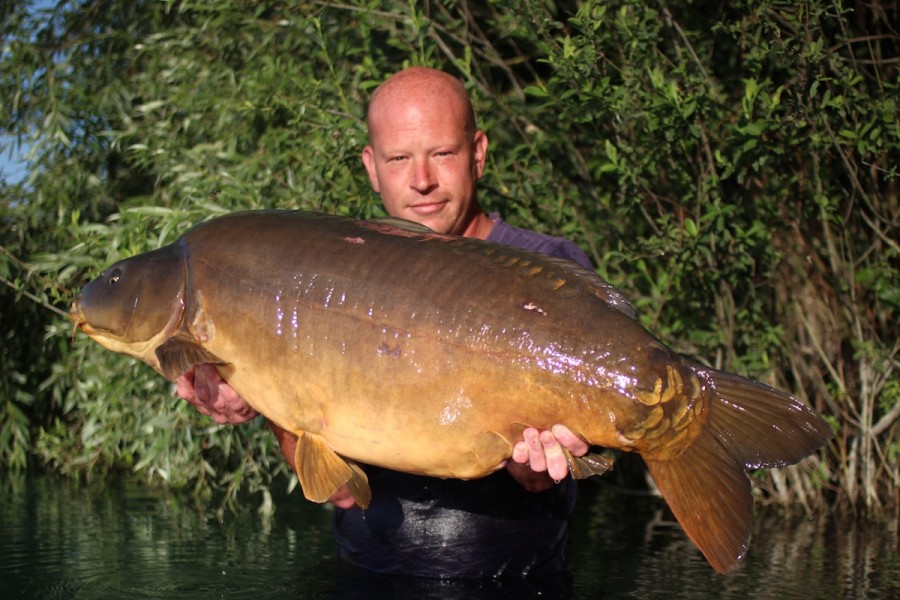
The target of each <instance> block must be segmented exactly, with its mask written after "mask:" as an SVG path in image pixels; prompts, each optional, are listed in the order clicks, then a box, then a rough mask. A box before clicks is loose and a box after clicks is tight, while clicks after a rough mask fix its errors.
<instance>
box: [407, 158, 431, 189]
mask: <svg viewBox="0 0 900 600" xmlns="http://www.w3.org/2000/svg"><path fill="white" fill-rule="evenodd" d="M409 187H411V188H412V189H414V190H416V191H417V192H419V193H420V194H427V193H428V192H430V191H431V190H433V189H434V188H436V187H437V179H436V178H435V177H434V173H433V172H432V168H431V165H430V164H428V161H427V160H422V161H416V163H415V167H414V169H413V177H412V181H411V182H410V184H409Z"/></svg>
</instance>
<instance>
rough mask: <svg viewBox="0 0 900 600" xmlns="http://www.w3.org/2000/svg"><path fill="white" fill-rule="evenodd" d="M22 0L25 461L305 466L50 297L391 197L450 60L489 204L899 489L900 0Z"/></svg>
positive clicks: (13, 454) (140, 466)
mask: <svg viewBox="0 0 900 600" xmlns="http://www.w3.org/2000/svg"><path fill="white" fill-rule="evenodd" d="M475 4H477V5H478V6H475ZM879 7H880V8H879ZM6 10H7V11H8V12H7V14H6V19H5V21H4V25H3V54H2V59H0V94H2V96H3V97H4V98H9V99H10V101H9V102H8V103H6V106H4V107H3V108H2V109H0V110H2V111H3V112H0V132H2V133H4V134H7V135H8V136H11V137H8V138H3V139H6V140H13V142H12V143H15V140H21V141H22V142H26V143H27V144H28V146H29V147H30V151H31V159H30V167H31V171H30V178H29V179H28V180H27V181H26V182H25V183H23V184H21V185H11V184H8V183H2V182H0V190H2V203H0V277H2V279H0V282H2V283H4V285H3V286H2V288H3V290H4V291H3V292H0V309H2V315H3V322H4V330H3V332H2V335H3V342H2V347H0V358H2V361H3V362H2V364H3V366H4V372H5V374H4V377H3V379H0V464H3V465H6V466H7V467H8V468H21V467H23V466H24V465H25V463H26V457H27V456H29V455H30V456H33V457H35V458H37V459H39V460H40V461H41V462H44V463H46V464H49V465H51V466H52V467H54V468H56V469H59V470H62V471H64V472H67V473H71V474H74V475H84V476H96V477H99V476H103V474H105V473H107V472H108V471H110V470H114V469H131V470H134V471H136V472H138V473H139V474H141V475H142V476H143V477H145V478H146V479H148V480H159V481H163V482H165V483H167V484H168V485H173V486H181V487H190V488H192V489H194V490H195V491H197V492H198V493H200V494H208V493H209V491H210V490H211V489H222V490H225V491H227V492H228V494H227V495H226V496H227V497H229V498H233V497H235V494H236V492H237V490H239V489H241V488H243V489H249V490H255V489H264V488H266V487H267V486H269V485H271V482H272V481H273V477H276V476H279V475H282V474H284V471H285V470H284V464H283V461H281V460H280V458H279V457H278V453H277V450H276V449H275V448H274V446H273V441H272V439H271V436H270V435H269V434H268V432H267V431H265V428H263V427H261V425H260V424H259V423H254V424H253V425H247V426H242V427H237V428H232V427H219V426H214V425H211V422H210V420H209V419H208V418H206V417H202V416H200V415H199V414H197V413H196V411H194V410H193V409H191V408H189V407H188V406H187V405H186V404H185V403H184V402H181V401H179V400H177V399H175V398H173V397H172V390H171V386H170V385H169V384H166V382H164V381H162V380H161V378H159V377H158V376H156V375H155V374H154V373H153V372H152V371H150V369H148V368H147V367H144V366H141V365H136V364H132V363H131V362H129V361H127V360H123V359H121V358H118V357H115V356H113V355H111V354H110V353H108V352H105V351H103V350H102V349H100V348H99V347H95V346H96V345H95V344H93V343H92V342H89V341H88V340H86V339H84V338H83V337H77V338H75V339H74V340H73V339H72V336H71V328H70V326H69V325H68V324H67V323H66V321H65V320H64V319H62V318H61V317H60V316H58V315H54V314H53V313H51V312H50V311H48V310H46V308H45V307H43V306H42V305H41V303H43V304H46V305H54V306H57V307H64V306H65V305H66V304H67V303H68V302H69V301H70V299H71V298H72V296H73V295H74V293H75V291H76V290H77V289H78V288H79V287H80V286H81V285H82V284H83V283H84V281H85V280H87V279H89V278H90V277H91V276H92V275H94V274H96V272H97V271H98V269H100V268H102V267H103V266H105V265H107V264H109V263H110V262H111V261H113V260H115V259H118V258H121V257H124V256H128V255H131V254H134V253H138V252H142V251H145V250H148V249H151V248H155V247H159V246H160V245H163V244H165V243H168V242H170V241H171V240H173V239H174V238H175V237H177V236H178V235H179V234H180V233H181V232H183V231H184V230H185V229H186V228H187V227H188V226H189V225H190V224H192V223H195V222H197V221H200V220H202V219H206V218H210V217H212V216H215V215H218V214H222V213H225V212H230V211H233V210H240V209H256V208H270V207H276V208H284V207H302V208H311V209H316V210H322V211H326V212H335V213H343V214H350V215H358V216H364V217H368V216H373V215H379V214H382V209H381V207H380V204H379V202H378V199H377V198H376V197H375V196H374V195H373V194H372V193H371V191H370V189H369V185H368V182H367V179H366V177H365V174H364V172H363V169H362V168H361V165H360V161H359V154H360V151H361V150H362V148H363V146H364V145H365V143H366V133H365V124H364V120H363V116H364V110H365V105H366V102H367V99H368V97H369V94H370V93H371V91H372V89H373V88H374V87H375V86H376V85H377V84H378V83H379V82H380V81H382V80H383V79H384V78H385V77H386V76H387V75H389V74H390V73H392V72H394V71H396V70H398V69H400V68H402V67H403V66H406V65H409V64H429V65H433V66H438V67H442V68H446V69H448V70H450V71H451V72H453V73H455V74H458V75H459V76H460V77H462V78H463V80H464V81H465V82H466V85H467V86H468V88H469V90H470V92H471V94H472V97H473V99H474V101H475V104H476V109H477V112H478V114H479V117H480V121H481V125H482V127H483V128H484V129H485V131H487V133H488V135H489V138H490V140H491V150H492V151H491V154H490V156H489V165H488V167H489V168H488V172H487V174H486V176H485V179H484V180H483V182H482V183H483V186H482V188H483V190H484V193H483V198H482V199H483V202H484V204H485V206H486V207H487V208H488V209H489V210H496V211H499V212H501V213H502V214H503V215H504V216H505V217H506V218H507V219H508V220H509V221H511V222H512V223H513V224H517V225H521V226H525V227H529V228H532V229H537V230H541V231H547V232H550V233H554V234H558V235H564V236H566V237H569V238H571V239H573V240H575V241H576V242H578V243H579V244H581V245H582V246H583V247H584V248H585V249H586V250H588V251H589V253H590V254H591V256H592V257H593V259H594V261H595V263H596V264H597V266H598V270H599V272H600V273H601V274H602V275H604V276H605V277H607V278H608V279H609V280H610V281H612V282H613V283H614V284H615V285H617V286H619V287H620V288H622V289H623V290H625V292H626V293H627V295H628V296H629V297H630V298H631V299H632V300H633V301H634V303H635V305H636V306H637V308H638V312H639V314H640V318H641V320H642V322H643V323H644V324H645V325H646V326H647V327H648V328H650V329H651V330H652V331H653V332H654V333H656V334H657V335H658V336H659V337H660V338H662V339H663V340H664V341H665V342H666V343H668V344H670V345H671V346H673V347H674V348H676V349H677V350H679V351H682V352H684V353H687V354H690V355H692V356H694V357H696V358H698V359H700V360H704V361H707V362H709V363H710V364H713V365H715V366H718V367H721V368H726V369H730V370H735V371H738V372H740V373H743V374H747V375H750V376H753V377H756V378H759V379H763V380H765V381H768V382H771V383H774V384H778V385H780V386H783V387H786V388H788V389H792V390H795V391H796V392H797V393H798V394H799V395H800V396H801V397H803V398H804V399H806V400H808V401H809V402H810V403H812V404H813V405H814V406H815V407H816V408H818V409H819V410H821V411H822V412H823V413H825V414H826V415H827V416H828V417H829V418H830V419H833V422H834V423H835V426H836V427H835V428H836V430H837V431H838V432H839V434H840V435H839V436H838V439H837V440H836V442H835V443H834V444H833V445H832V447H831V448H830V455H831V456H832V457H833V459H834V460H833V461H831V462H829V463H820V464H818V465H816V466H814V467H812V468H811V469H810V472H809V474H808V475H807V480H811V481H814V482H815V485H814V487H815V488H816V493H822V491H823V490H824V489H825V488H826V487H828V488H831V489H833V490H836V493H835V494H834V496H835V498H837V499H838V500H841V501H844V502H846V503H848V504H852V505H859V506H865V507H869V508H877V507H878V506H880V505H881V504H882V503H885V502H890V501H895V500H896V493H895V492H896V487H897V485H898V483H900V482H898V481H897V480H896V477H897V475H896V474H897V473H898V461H900V458H898V455H900V452H898V450H897V442H896V440H897V437H898V436H897V434H896V433H897V428H898V424H897V419H898V416H900V397H898V393H897V390H898V389H900V384H898V377H897V367H898V361H897V351H898V342H897V335H896V333H897V329H896V323H897V322H898V304H900V297H898V292H897V290H898V289H900V281H898V254H900V247H898V243H897V240H898V239H900V232H898V222H900V206H898V200H897V164H898V157H900V152H898V150H900V131H898V129H900V126H898V121H897V100H896V98H897V91H898V90H897V87H898V83H900V77H898V65H900V62H898V60H897V59H898V56H900V43H898V38H897V35H896V32H895V31H894V29H893V28H892V20H891V19H894V18H895V17H896V12H897V8H896V7H893V8H890V7H887V6H882V5H877V6H876V5H871V4H864V3H859V2H842V1H837V2H834V1H831V2H820V1H805V2H798V3H793V4H791V3H784V2H772V1H763V2H749V1H746V0H739V1H736V2H729V3H719V4H714V5H710V4H709V3H698V2H687V1H681V2H660V1H642V2H638V1H627V0H617V1H612V2H609V1H600V0H586V1H584V2H578V3H574V2H568V1H560V2H556V3H554V2H547V1H545V0H512V1H505V2H488V3H456V2H451V1H439V2H430V3H415V2H408V1H405V0H402V1H401V0H369V1H363V0H348V1H347V2H342V3H328V2H307V3H300V4H296V3H287V4H276V3H265V2H255V1H243V0H242V1H238V0H217V1H216V2H212V3H210V2H199V1H189V0H183V1H175V0H166V1H137V2H125V1H124V0H112V1H104V2H100V1H99V0H94V1H89V2H86V3H81V4H77V3H67V2H61V3H59V5H58V6H55V5H54V6H53V7H51V8H49V9H47V10H46V11H44V12H42V13H37V12H35V11H34V9H33V8H30V7H29V4H28V3H20V4H18V5H16V6H14V7H12V8H9V9H6ZM9 143H10V142H0V151H4V147H5V145H8V144H9ZM0 177H2V175H0ZM26 294H28V295H26ZM29 295H30V296H29ZM891 474H893V475H891ZM794 479H797V478H794ZM780 485H781V484H779V482H778V480H775V481H774V482H769V484H768V486H769V487H768V489H770V490H771V491H772V493H773V495H776V496H778V497H781V498H788V497H790V496H792V495H793V494H796V495H800V494H801V490H800V487H797V488H796V489H795V490H794V491H793V492H792V491H791V490H786V489H783V488H780V487H779V486H780ZM795 485H797V484H795Z"/></svg>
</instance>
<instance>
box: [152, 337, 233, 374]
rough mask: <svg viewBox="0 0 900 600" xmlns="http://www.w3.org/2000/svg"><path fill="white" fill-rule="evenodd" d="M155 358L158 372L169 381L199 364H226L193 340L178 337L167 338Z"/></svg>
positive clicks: (157, 350)
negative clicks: (157, 361)
mask: <svg viewBox="0 0 900 600" xmlns="http://www.w3.org/2000/svg"><path fill="white" fill-rule="evenodd" d="M156 358H157V360H159V370H160V372H161V373H162V374H163V375H164V376H165V377H166V378H167V379H169V380H170V381H175V378H176V377H178V376H179V375H181V374H182V373H184V372H185V371H189V370H190V369H192V368H194V367H195V366H196V365H199V364H204V363H212V364H216V365H224V364H227V363H226V361H223V360H222V359H220V358H219V357H218V356H216V355H214V354H212V353H211V352H210V351H209V350H207V349H206V348H204V347H203V346H201V345H200V344H198V343H197V342H195V341H194V340H192V339H190V338H184V337H179V336H173V337H171V338H169V340H168V341H166V343H164V344H162V345H161V346H160V347H159V348H157V349H156Z"/></svg>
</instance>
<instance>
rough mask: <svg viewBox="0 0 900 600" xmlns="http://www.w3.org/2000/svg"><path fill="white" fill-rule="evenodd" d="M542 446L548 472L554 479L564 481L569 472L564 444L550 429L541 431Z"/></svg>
mask: <svg viewBox="0 0 900 600" xmlns="http://www.w3.org/2000/svg"><path fill="white" fill-rule="evenodd" d="M541 446H542V447H543V449H544V456H545V460H546V463H547V474H548V475H550V478H551V479H553V480H554V481H562V480H563V479H565V478H566V475H568V474H569V462H568V461H567V460H566V456H565V454H564V453H563V449H562V446H560V444H559V442H558V441H557V439H556V436H555V435H553V433H552V432H550V431H542V432H541Z"/></svg>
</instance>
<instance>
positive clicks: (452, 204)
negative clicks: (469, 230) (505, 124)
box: [363, 98, 488, 235]
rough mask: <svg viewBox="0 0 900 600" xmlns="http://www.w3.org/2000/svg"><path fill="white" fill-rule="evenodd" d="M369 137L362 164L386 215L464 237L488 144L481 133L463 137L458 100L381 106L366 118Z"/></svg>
mask: <svg viewBox="0 0 900 600" xmlns="http://www.w3.org/2000/svg"><path fill="white" fill-rule="evenodd" d="M369 139H370V140H371V144H370V145H369V146H366V148H365V150H364V151H363V162H364V163H365V166H366V170H367V171H368V173H369V179H370V181H371V182H372V187H373V189H374V190H375V191H376V192H378V193H379V194H381V200H382V202H383V203H384V208H385V210H386V211H387V212H388V214H390V215H391V216H394V217H401V218H404V219H409V220H411V221H416V222H418V223H422V224H423V225H425V226H427V227H430V228H431V229H433V230H435V231H437V232H439V233H450V234H454V235H462V234H463V233H464V232H465V229H466V227H467V225H468V224H469V221H470V219H471V215H472V210H473V209H474V208H476V206H475V203H476V196H475V182H476V180H478V179H479V178H480V177H481V175H482V173H483V172H484V159H485V155H486V152H487V145H488V141H487V136H486V135H485V134H484V132H482V131H478V132H476V133H475V134H474V135H472V134H468V135H467V134H466V130H465V111H464V110H463V108H462V107H460V106H459V102H455V101H454V100H453V99H452V98H442V99H439V100H437V101H431V102H428V101H421V100H412V99H411V100H409V101H405V102H391V101H389V100H386V101H384V102H381V103H380V104H379V105H378V106H377V107H373V110H372V111H371V113H370V115H369Z"/></svg>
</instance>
